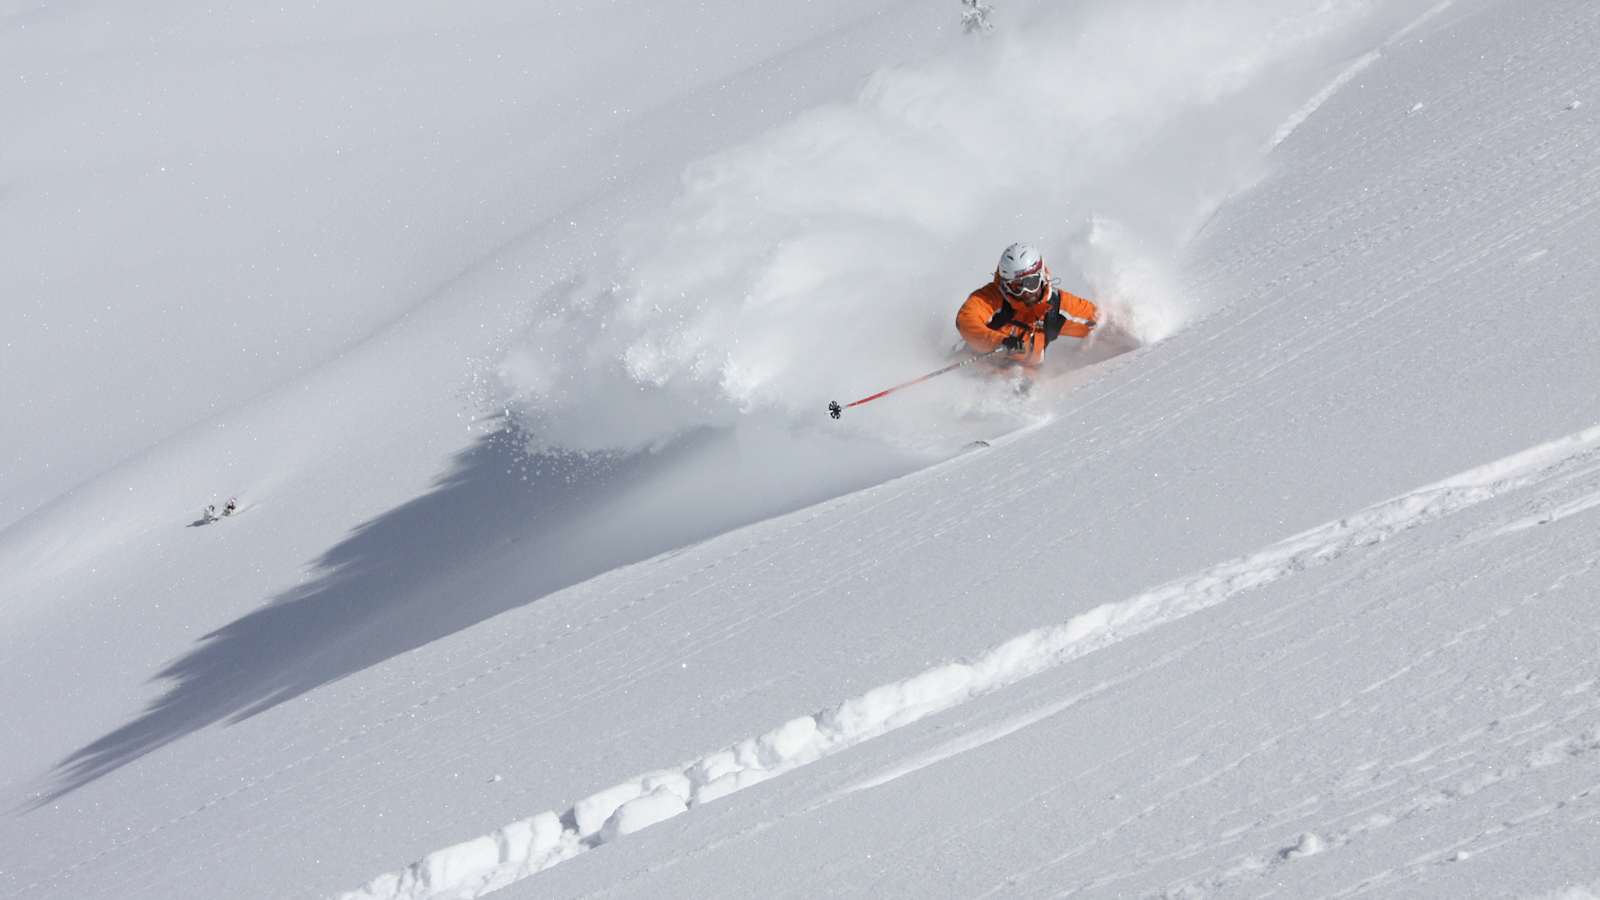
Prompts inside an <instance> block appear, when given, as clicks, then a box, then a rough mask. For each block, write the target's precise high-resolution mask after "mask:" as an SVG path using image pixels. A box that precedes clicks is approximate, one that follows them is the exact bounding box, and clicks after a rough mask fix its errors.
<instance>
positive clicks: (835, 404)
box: [828, 400, 844, 419]
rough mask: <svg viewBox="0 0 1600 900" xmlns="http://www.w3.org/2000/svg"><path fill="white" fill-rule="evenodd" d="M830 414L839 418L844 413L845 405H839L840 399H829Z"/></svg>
mask: <svg viewBox="0 0 1600 900" xmlns="http://www.w3.org/2000/svg"><path fill="white" fill-rule="evenodd" d="M828 415H830V416H833V417H834V418H835V419H837V418H839V417H840V416H842V415H844V407H842V406H840V405H839V401H837V400H829V401H828Z"/></svg>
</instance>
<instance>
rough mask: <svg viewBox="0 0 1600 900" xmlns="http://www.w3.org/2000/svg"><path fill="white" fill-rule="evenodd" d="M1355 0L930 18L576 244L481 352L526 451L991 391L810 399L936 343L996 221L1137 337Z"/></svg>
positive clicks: (624, 445) (1342, 39)
mask: <svg viewBox="0 0 1600 900" xmlns="http://www.w3.org/2000/svg"><path fill="white" fill-rule="evenodd" d="M1372 13H1373V10H1372V8H1371V4H1370V3H1369V2H1366V0H1328V2H1325V0H1289V2H1285V3H1274V4H1261V3H1258V2H1255V0H1218V2H1210V3H1205V4H1193V3H1179V2H1175V0H1145V2H1123V0H1115V2H1113V0H1099V2H1088V3H1074V4H1054V3H1052V4H1033V5H1025V4H1016V5H1013V6H1008V7H1007V8H1006V9H1005V10H1004V11H1002V13H999V14H997V15H996V21H997V23H998V25H999V26H1000V27H999V29H998V30H997V31H996V32H995V33H994V34H993V35H991V36H989V37H988V38H987V39H971V38H963V37H962V36H960V35H953V36H952V39H951V41H949V42H947V43H946V44H945V45H944V46H941V47H933V48H930V53H932V52H934V51H938V52H939V53H940V55H938V56H936V57H933V58H930V59H928V60H926V61H924V62H922V63H918V64H915V65H909V66H904V67H898V68H893V69H887V70H884V71H880V72H878V73H877V74H876V75H875V76H873V77H872V78H871V79H870V80H869V81H868V83H867V84H866V85H865V87H864V88H863V89H862V90H861V92H860V93H859V95H858V96H856V97H855V98H854V99H853V100H852V101H849V102H841V103H838V104H835V105H830V106H824V107H821V108H816V109H813V110H810V111H809V112H806V113H804V114H803V115H801V116H799V117H797V118H795V119H794V120H792V121H790V122H789V123H787V124H786V125H784V126H782V127H780V128H777V129H775V130H773V131H771V132H770V133H768V134H766V135H764V136H762V137H760V138H758V139H755V140H753V141H750V142H747V143H745V144H743V145H739V146H735V147H732V148H730V149H728V150H727V151H725V152H722V153H720V154H718V155H715V156H713V157H711V158H708V159H705V160H702V161H701V162H700V163H698V164H696V165H695V166H693V167H691V168H690V170H689V171H688V172H687V173H686V175H685V180H684V186H683V191H682V193H681V195H680V196H679V198H678V199H677V201H676V202H675V203H673V204H671V205H670V206H669V207H668V208H667V209H665V210H663V211H661V212H660V213H659V214H658V215H656V216H654V217H652V218H650V219H649V220H647V221H641V222H637V223H635V225H634V227H632V228H631V229H630V230H629V231H627V232H626V233H625V234H624V235H623V236H622V239H621V240H620V241H619V243H618V245H617V246H616V247H597V248H595V250H594V253H593V255H592V257H591V258H588V259H583V260H579V261H577V264H578V265H579V267H580V268H582V269H583V272H582V275H581V278H580V280H579V282H578V283H577V284H575V285H573V286H572V287H571V289H570V290H569V291H567V292H566V293H565V294H563V295H562V296H560V297H557V298H554V300H553V301H552V302H551V304H550V306H549V308H548V309H546V310H544V318H543V319H542V320H541V321H539V322H538V323H536V324H535V325H534V326H533V327H532V328H531V329H530V330H529V332H528V333H527V334H526V335H525V336H524V338H523V339H522V340H521V341H520V342H519V345H518V346H517V347H516V348H515V349H514V350H513V351H511V352H510V353H509V354H508V355H507V356H506V357H505V358H504V359H503V360H502V362H501V365H500V375H501V381H502V383H503V386H504V389H505V392H506V394H507V397H508V401H509V402H508V405H510V406H511V408H513V409H516V410H518V411H520V413H521V415H522V417H523V418H524V420H525V421H526V422H527V424H528V426H529V429H530V431H532V432H533V433H534V435H535V436H536V438H537V440H538V442H539V443H540V444H541V445H542V447H541V449H543V448H554V449H564V450H578V451H584V450H624V451H625V450H634V449H640V448H646V447H655V446H660V445H661V444H662V443H663V442H665V441H667V440H670V439H671V438H672V437H673V436H675V435H677V434H680V433H682V432H684V431H686V430H689V429H693V428H696V427H703V426H712V427H718V426H729V425H733V424H735V423H737V422H739V421H742V420H743V419H745V418H746V417H748V416H750V415H752V414H761V415H766V416H769V417H771V419H773V420H775V421H776V422H777V423H780V424H787V425H790V426H793V425H794V423H800V424H801V426H802V427H810V428H818V427H833V428H835V429H836V430H839V429H842V430H851V429H866V430H870V431H871V433H872V436H873V437H874V438H876V439H879V440H888V441H890V442H893V443H896V444H898V445H900V446H902V447H910V448H914V449H925V448H926V447H927V444H928V442H929V440H930V439H931V440H933V441H935V442H937V441H938V440H939V439H940V438H941V437H942V436H943V431H942V429H943V428H945V427H946V423H948V422H949V420H950V419H951V418H953V414H958V413H959V414H970V413H971V412H972V411H973V409H974V407H976V408H978V409H980V410H983V409H988V408H989V407H991V406H993V405H994V404H993V402H992V401H993V398H992V397H991V396H990V395H989V391H988V390H987V388H985V387H984V386H983V384H982V380H981V379H959V378H958V379H951V380H949V381H948V382H941V384H940V386H939V388H938V389H936V390H933V389H930V390H922V391H917V392H908V393H907V395H906V396H904V397H897V398H896V401H895V403H894V404H885V405H884V407H883V408H882V409H875V410H874V414H873V415H872V416H871V417H861V418H860V419H858V420H857V421H853V422H846V423H842V424H839V425H832V423H828V422H826V421H825V420H823V419H822V416H821V415H820V413H821V410H822V409H823V404H825V403H826V402H827V401H828V400H829V399H833V398H850V397H859V396H864V395H865V394H867V393H870V392H871V391H873V390H876V389H878V388H881V387H883V386H886V385H889V384H894V383H898V382H900V381H903V380H904V379H906V378H908V377H911V376H914V375H916V374H918V373H920V372H925V371H930V370H932V369H934V368H937V367H938V366H939V365H941V364H943V363H944V362H945V361H947V360H946V358H945V356H944V355H943V354H945V353H946V352H947V351H948V350H949V349H950V348H952V347H953V345H954V343H955V341H956V335H955V332H954V327H953V318H954V312H955V309H956V306H957V305H958V304H959V302H960V300H961V299H962V298H963V297H964V296H965V294H966V292H967V291H969V290H971V289H972V288H975V287H977V286H978V285H979V284H981V283H982V282H983V281H985V280H986V279H987V278H988V277H989V274H990V272H991V271H992V268H993V265H994V259H995V256H996V255H997V254H998V252H999V250H1000V248H1001V247H1003V246H1004V245H1005V244H1007V243H1009V242H1011V241H1013V240H1018V239H1026V240H1034V241H1037V242H1039V243H1040V244H1041V245H1042V247H1043V249H1044V251H1045V254H1046V259H1047V260H1048V261H1049V262H1050V264H1051V265H1052V268H1053V269H1054V271H1055V273H1056V274H1057V275H1058V276H1059V277H1060V278H1061V279H1062V281H1063V285H1064V286H1065V287H1067V288H1069V289H1073V290H1077V291H1080V292H1086V293H1089V294H1091V295H1093V296H1094V297H1096V298H1097V299H1099V300H1101V301H1102V302H1103V303H1104V304H1105V305H1106V306H1107V307H1108V308H1109V310H1110V312H1111V315H1112V317H1113V318H1120V319H1121V320H1122V321H1123V322H1124V323H1125V324H1127V325H1128V326H1129V327H1130V329H1131V330H1132V331H1134V332H1135V333H1136V335H1137V336H1138V337H1139V338H1141V339H1142V340H1143V341H1145V342H1149V341H1152V340H1158V339H1160V338H1161V337H1163V336H1165V335H1166V334H1168V333H1170V332H1171V331H1173V330H1175V329H1176V328H1178V327H1179V326H1181V325H1182V324H1183V322H1184V321H1185V320H1186V318H1187V317H1189V316H1190V315H1192V314H1194V313H1195V312H1197V311H1198V301H1192V300H1189V299H1187V298H1183V297H1181V296H1179V294H1178V292H1177V290H1176V289H1175V288H1174V287H1173V285H1172V280H1173V271H1172V269H1173V267H1174V266H1175V263H1176V257H1177V256H1178V255H1179V253H1180V251H1181V249H1182V247H1183V245H1184V243H1185V241H1186V240H1187V239H1188V238H1189V237H1190V236H1191V235H1192V234H1193V233H1194V231H1195V230H1196V229H1197V228H1199V227H1200V226H1201V225H1202V223H1203V222H1204V221H1205V220H1206V218H1207V217H1208V216H1209V215H1210V214H1211V213H1212V212H1213V211H1214V210H1215V208H1216V206H1217V204H1218V203H1220V202H1221V201H1222V200H1223V199H1224V198H1225V197H1226V196H1228V195H1229V194H1230V193H1232V192H1234V191H1235V190H1237V189H1238V188H1240V187H1241V186H1242V185H1244V184H1246V183H1248V182H1249V181H1250V180H1251V179H1252V178H1253V177H1254V175H1255V173H1256V170H1257V169H1258V167H1259V165H1260V163H1261V161H1262V159H1263V158H1264V156H1265V154H1266V153H1267V152H1268V151H1269V149H1270V146H1271V141H1272V138H1273V135H1274V133H1275V130H1276V129H1277V128H1278V127H1279V125H1280V124H1281V122H1282V121H1283V119H1284V118H1285V117H1286V116H1287V115H1289V114H1290V113H1292V112H1293V111H1294V110H1295V109H1298V108H1300V106H1301V104H1302V103H1303V101H1304V100H1305V98H1306V97H1307V96H1310V95H1311V94H1313V93H1314V92H1315V91H1316V89H1317V88H1318V87H1320V86H1321V85H1323V84H1324V83H1325V82H1326V72H1325V69H1326V67H1327V66H1328V65H1329V64H1330V60H1336V59H1340V58H1343V57H1344V56H1345V55H1348V54H1349V53H1350V52H1351V46H1350V45H1351V43H1352V42H1359V41H1362V40H1366V39H1367V37H1366V36H1365V35H1364V34H1362V32H1363V29H1366V28H1369V27H1372V19H1371V15H1372ZM1386 14H1388V13H1387V11H1386ZM952 30H954V29H952ZM1369 45H1370V44H1368V45H1366V46H1369ZM962 384H965V385H967V387H966V389H961V388H960V387H959V386H960V385H962ZM1007 415H1008V413H1007V412H1006V411H1004V410H1003V409H1002V410H1001V411H1000V413H999V416H1000V417H1001V418H1005V417H1006V416H1007ZM990 430H991V431H993V430H995V429H994V428H993V427H991V428H990ZM935 436H939V437H935Z"/></svg>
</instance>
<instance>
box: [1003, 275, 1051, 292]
mask: <svg viewBox="0 0 1600 900" xmlns="http://www.w3.org/2000/svg"><path fill="white" fill-rule="evenodd" d="M1043 284H1044V273H1043V272H1034V273H1033V274H1031V275H1023V276H1022V277H1020V278H1012V279H1010V280H1009V281H1004V280H1003V281H1001V282H1000V286H1001V287H1003V288H1005V291H1006V293H1008V294H1010V295H1011V296H1013V297H1016V296H1019V295H1021V294H1031V293H1033V292H1034V291H1037V290H1038V289H1039V287H1040V285H1043Z"/></svg>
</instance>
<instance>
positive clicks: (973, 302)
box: [956, 243, 1100, 371]
mask: <svg viewBox="0 0 1600 900" xmlns="http://www.w3.org/2000/svg"><path fill="white" fill-rule="evenodd" d="M1099 316H1100V310H1099V308H1098V307H1096V306H1095V305H1094V303H1092V302H1090V301H1089V300H1086V299H1084V298H1082V297H1079V296H1078V295H1076V294H1070V293H1068V292H1066V291H1063V290H1061V289H1060V288H1058V287H1056V286H1055V284H1054V283H1053V281H1052V279H1051V277H1050V269H1049V268H1048V267H1046V266H1045V264H1044V258H1043V257H1041V256H1040V255H1039V251H1038V250H1037V249H1035V248H1034V247H1033V245H1031V244H1024V243H1016V244H1012V245H1011V246H1009V247H1007V248H1006V249H1005V252H1004V253H1001V254H1000V264H999V265H998V266H996V267H995V270H994V280H993V281H991V282H989V283H988V284H986V285H984V286H983V287H980V288H978V289H977V290H975V291H973V292H972V294H971V295H970V296H968V297H967V301H966V302H965V303H963V304H961V311H960V312H958V313H956V330H957V331H960V332H961V337H962V338H964V339H965V340H966V342H967V346H968V347H969V348H971V349H972V352H974V353H989V352H991V351H993V350H995V349H996V348H1004V351H1005V352H1004V353H1001V354H996V356H1000V357H1003V358H1004V362H1003V363H1002V365H1006V366H1022V367H1023V368H1024V370H1025V371H1032V370H1034V369H1036V368H1038V366H1039V364H1040V363H1042V362H1044V351H1045V348H1046V347H1048V346H1049V345H1050V344H1051V343H1052V342H1053V341H1055V339H1056V338H1058V337H1060V336H1061V335H1067V336H1069V337H1075V338H1086V337H1088V336H1089V334H1090V332H1092V331H1093V330H1094V328H1095V326H1096V325H1098V324H1099Z"/></svg>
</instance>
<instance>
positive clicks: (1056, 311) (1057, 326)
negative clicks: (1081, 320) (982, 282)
mask: <svg viewBox="0 0 1600 900" xmlns="http://www.w3.org/2000/svg"><path fill="white" fill-rule="evenodd" d="M1016 318H1017V309H1016V307H1014V306H1012V305H1011V301H1009V300H1007V299H1005V298H1003V297H1002V298H1001V299H1000V308H999V309H997V310H995V312H994V315H993V316H991V317H990V318H989V330H991V331H999V330H1000V329H1002V328H1004V327H1006V326H1007V325H1010V324H1011V323H1012V322H1014V321H1016ZM1065 324H1067V317H1066V316H1064V315H1062V314H1061V292H1060V291H1059V290H1056V289H1055V288H1051V290H1050V309H1049V310H1048V311H1046V312H1045V314H1044V342H1045V345H1046V346H1049V344H1050V343H1051V342H1052V341H1054V340H1055V339H1056V338H1058V337H1060V336H1061V327H1062V326H1063V325H1065Z"/></svg>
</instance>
